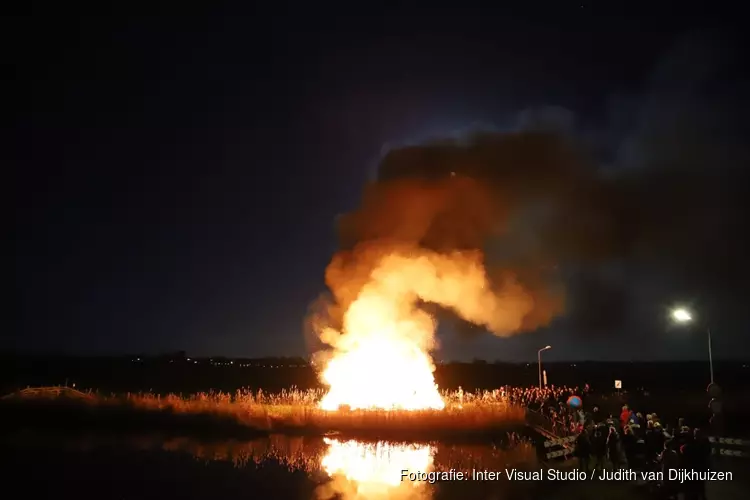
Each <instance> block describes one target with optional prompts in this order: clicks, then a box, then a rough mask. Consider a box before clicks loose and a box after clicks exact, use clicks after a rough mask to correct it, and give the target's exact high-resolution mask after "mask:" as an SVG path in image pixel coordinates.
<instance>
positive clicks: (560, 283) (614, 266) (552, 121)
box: [315, 55, 748, 335]
mask: <svg viewBox="0 0 750 500" xmlns="http://www.w3.org/2000/svg"><path fill="white" fill-rule="evenodd" d="M675 59H679V58H678V57H676V56H674V55H671V56H670V60H669V64H666V66H667V67H668V68H669V67H675V64H674V60H675ZM676 67H677V68H679V69H680V71H682V73H680V74H681V75H682V76H681V78H683V79H682V80H675V81H672V82H671V84H672V85H678V86H679V85H682V86H683V87H685V91H684V92H681V93H680V92H672V93H670V92H669V90H665V89H664V87H665V86H667V87H668V86H669V84H670V81H669V79H668V78H667V76H665V70H663V69H658V70H657V71H656V72H655V74H656V75H657V77H658V78H656V80H655V81H656V82H657V84H658V86H659V88H658V90H655V91H654V92H652V94H657V95H658V94H659V93H661V94H665V93H666V94H667V95H669V96H672V98H673V99H677V98H679V99H681V101H680V102H678V103H677V104H679V105H672V106H666V107H664V108H659V112H658V113H656V111H655V110H654V108H657V107H658V106H657V105H656V104H655V103H654V100H653V97H652V95H649V96H646V97H643V98H642V99H640V100H639V101H638V102H640V104H641V105H640V106H635V107H634V108H635V109H636V110H637V114H638V116H636V117H635V120H634V122H635V123H633V125H631V127H630V133H629V134H628V135H627V136H626V137H625V138H624V139H620V140H618V141H617V143H616V144H609V145H608V146H607V147H605V148H604V149H609V150H610V151H612V150H614V151H615V153H614V155H612V154H610V157H612V156H614V158H615V160H614V161H612V160H611V158H610V161H609V163H608V164H607V166H606V168H605V166H603V165H604V162H603V161H602V158H601V157H600V156H601V155H600V152H601V150H602V149H603V148H602V144H601V139H599V143H597V144H594V145H592V144H591V141H590V140H589V139H590V135H591V134H589V135H587V134H583V133H576V132H575V130H573V129H574V119H573V116H572V114H571V113H569V112H567V111H565V110H551V111H550V110H547V111H545V112H544V113H541V114H536V115H535V114H533V113H525V114H523V116H522V118H523V127H522V128H519V129H518V130H514V131H509V132H476V133H473V134H469V135H467V136H465V137H461V138H447V139H445V140H439V141H433V142H430V143H425V144H422V145H416V146H406V147H401V148H395V149H392V150H390V151H389V152H387V153H386V154H385V156H384V157H383V158H382V160H381V162H380V165H379V169H378V177H377V179H376V180H375V181H372V182H370V183H369V184H367V185H366V186H365V187H364V190H363V194H362V197H361V203H360V205H359V206H358V207H357V208H356V209H355V210H354V211H352V212H350V213H348V214H345V215H343V216H342V217H341V218H340V219H339V221H338V233H339V237H340V251H339V252H338V253H337V254H336V255H335V256H334V257H333V259H332V261H331V263H330V265H329V267H328V269H327V271H326V284H327V285H328V287H329V289H330V291H331V300H330V301H328V302H326V303H324V304H323V308H322V309H319V310H318V311H317V312H318V313H320V314H317V315H315V318H316V320H317V321H322V322H323V324H325V325H326V326H328V327H331V328H333V329H334V330H337V331H341V330H342V328H344V326H345V325H344V321H345V319H344V318H345V312H346V311H347V310H348V309H349V307H350V306H351V305H352V304H353V303H354V301H355V300H357V298H358V296H359V295H360V293H361V292H362V290H363V288H364V287H366V286H367V284H368V283H370V282H371V280H372V278H373V274H374V273H375V274H378V273H382V270H383V267H384V266H385V267H386V268H387V267H388V265H389V261H388V259H394V258H395V259H399V258H408V259H411V261H413V262H414V261H418V262H421V263H422V265H423V266H426V267H423V268H422V271H424V274H423V275H422V279H425V276H427V277H429V279H428V281H429V280H432V282H433V283H438V282H439V280H440V276H441V275H444V274H445V275H446V276H466V273H467V272H468V273H469V274H471V273H474V272H475V273H477V274H476V278H477V280H478V281H476V282H481V286H479V287H478V288H476V287H472V288H471V289H470V290H469V289H463V290H461V294H460V295H459V296H448V295H450V293H448V290H449V289H451V287H447V286H435V287H433V288H428V289H424V288H420V286H419V285H418V284H417V283H419V282H421V281H419V280H416V279H415V280H414V281H412V282H411V283H412V284H413V286H412V287H411V288H409V290H408V294H412V295H413V296H414V300H416V301H423V302H433V303H436V304H438V306H442V307H443V308H445V309H446V310H449V311H451V314H455V315H457V316H458V317H459V318H461V320H462V321H467V322H469V323H471V324H474V325H481V327H482V328H481V329H485V328H486V329H487V330H489V331H491V332H493V333H495V334H497V335H509V334H512V333H515V332H521V331H529V330H535V329H538V328H540V327H543V326H545V325H547V324H549V323H550V322H551V321H552V320H553V319H554V318H556V317H559V316H561V315H563V314H564V315H565V316H566V317H567V319H568V320H569V321H572V322H573V324H574V325H575V327H576V328H577V330H578V331H579V332H584V333H585V332H588V331H597V332H599V331H602V330H606V329H610V328H612V327H614V326H617V325H622V324H623V322H624V321H626V317H627V315H628V311H629V308H630V307H631V305H632V302H633V300H634V299H633V298H632V297H631V293H632V289H630V288H629V287H628V286H626V284H625V281H627V280H628V278H630V279H632V280H633V281H635V280H637V279H639V277H638V275H637V274H638V272H640V273H643V272H644V271H643V270H646V272H648V273H650V277H651V278H653V277H654V276H657V275H658V276H660V277H661V278H662V279H664V280H667V279H671V280H672V282H673V283H675V286H677V287H682V289H683V290H685V289H688V290H692V289H694V288H697V287H703V288H704V291H705V290H710V289H712V288H711V287H713V288H719V287H721V286H724V287H725V289H726V287H727V285H728V284H730V283H732V282H734V283H737V282H738V274H742V275H744V272H745V271H746V269H747V266H746V265H743V264H741V263H742V262H744V258H743V257H742V255H743V253H744V250H742V248H743V247H742V246H741V245H740V246H735V247H734V248H726V247H725V248H722V249H720V250H717V249H716V248H712V246H711V242H712V241H717V240H719V239H722V238H725V239H730V240H734V239H736V232H737V230H738V227H739V224H740V222H739V221H741V220H742V219H743V218H744V215H745V213H746V210H740V209H739V208H740V207H741V206H744V204H743V203H742V200H743V199H744V196H745V192H744V191H743V190H742V189H743V188H742V186H744V185H746V184H745V183H744V179H745V174H744V170H742V169H738V168H735V167H737V166H738V165H742V164H743V163H744V162H746V161H747V159H748V154H747V148H746V147H742V146H741V147H739V148H738V147H737V146H736V141H735V142H732V143H731V146H730V142H731V140H730V139H731V137H730V136H731V131H733V130H734V131H736V129H735V128H733V127H732V125H733V123H732V122H731V121H730V120H732V119H734V118H733V117H736V116H737V113H736V112H735V113H732V112H731V110H730V109H729V108H727V106H726V104H727V103H723V101H716V100H713V101H712V100H711V98H710V96H709V97H705V96H703V97H701V98H700V99H693V97H694V95H695V92H697V91H696V90H695V89H696V88H700V87H701V86H700V85H695V84H686V83H685V80H686V79H687V80H690V78H688V77H686V76H685V75H684V69H685V66H684V65H679V64H678V65H676ZM669 71H670V70H666V74H667V75H668V74H669ZM672 71H676V70H674V69H673V70H672ZM699 73H700V74H699V75H698V76H696V78H706V73H707V72H706V71H705V70H701V71H699ZM693 80H694V79H693ZM655 85H656V84H655ZM675 96H676V97H675ZM662 101H663V99H662ZM695 102H699V103H700V106H695V105H694V103H695ZM706 103H708V105H707V104H706ZM722 103H723V104H724V105H723V104H722ZM672 104H674V103H672ZM706 106H708V110H709V111H708V113H709V114H708V115H707V114H706V113H707V111H706V109H705V108H706ZM721 109H725V110H726V111H727V113H725V114H723V115H722V114H719V113H718V111H719V110H721ZM670 112H671V114H670ZM706 116H710V117H713V118H714V121H716V120H717V119H719V117H722V118H721V120H722V121H721V123H720V124H721V125H728V127H724V128H723V129H722V128H721V127H719V126H718V125H719V123H718V122H717V123H714V124H713V126H714V128H715V130H717V131H721V132H722V134H723V135H722V136H720V137H717V136H715V135H711V133H710V131H709V130H706V129H705V126H706V124H707V122H706ZM646 122H647V123H646ZM599 135H600V136H606V135H607V134H599ZM609 139H610V140H611V137H610V138H609ZM592 146H594V147H592ZM462 265H463V266H469V267H468V268H467V267H463V268H461V267H460V266H462ZM456 266H459V267H458V268H457V267H456ZM472 266H473V267H472ZM636 268H637V269H639V270H640V271H637V272H636V271H633V270H634V269H636ZM446 269H448V271H446ZM451 269H452V270H453V271H457V270H460V272H456V273H454V274H451V272H450V270H451ZM467 269H469V270H470V271H467ZM740 270H743V271H742V273H740V272H739V271H740ZM631 271H633V273H632V274H631ZM459 288H460V287H459ZM438 309H441V308H438ZM431 312H432V313H434V314H436V315H437V316H438V317H444V315H445V311H440V310H436V309H435V308H433V309H432V310H431ZM461 329H463V328H461ZM468 330H469V331H471V330H472V329H468ZM318 331H320V330H318Z"/></svg>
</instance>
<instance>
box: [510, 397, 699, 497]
mask: <svg viewBox="0 0 750 500" xmlns="http://www.w3.org/2000/svg"><path fill="white" fill-rule="evenodd" d="M505 392H506V394H507V397H508V400H509V401H510V402H512V403H515V404H519V405H523V406H524V407H526V408H528V409H529V410H532V411H533V412H535V413H537V414H538V415H540V416H543V417H544V421H546V422H547V423H548V424H549V425H548V430H549V431H550V432H552V433H553V434H555V435H556V436H560V437H563V436H575V441H573V443H572V446H573V456H575V457H577V458H578V460H579V467H580V468H581V469H582V470H584V471H585V472H587V473H596V472H597V471H603V470H607V469H608V470H620V469H626V468H627V469H631V470H636V471H642V472H658V471H661V472H663V476H662V477H663V480H662V481H660V482H659V483H658V484H654V486H655V487H658V488H659V489H660V491H661V492H662V493H663V495H664V497H665V498H672V497H676V496H677V495H678V494H682V495H684V496H686V497H687V498H692V499H696V500H697V499H705V498H706V497H705V485H704V483H703V481H687V482H685V483H680V482H678V481H670V480H669V474H668V473H667V471H668V470H669V469H687V470H695V471H706V470H708V469H709V463H710V456H711V443H710V441H709V439H708V435H707V433H706V432H704V431H703V430H701V429H699V428H697V427H696V428H691V427H689V426H688V425H686V422H685V420H684V419H683V418H680V419H678V420H677V422H676V423H675V425H670V424H669V423H668V422H663V421H662V419H661V417H660V416H659V415H657V414H656V413H648V414H643V413H641V412H638V411H635V410H633V409H631V408H630V407H629V406H628V405H623V406H622V407H621V409H620V412H619V414H617V415H615V414H611V413H605V412H603V411H601V410H600V408H599V407H598V406H596V405H592V406H590V407H584V406H583V405H580V406H577V405H571V404H569V400H570V398H571V397H572V396H582V397H583V398H585V396H586V395H587V394H588V393H589V388H588V386H586V387H583V388H579V387H565V386H563V387H555V386H550V387H545V388H539V387H529V388H506V389H505ZM580 401H581V399H579V400H578V401H574V402H580ZM584 408H586V409H584Z"/></svg>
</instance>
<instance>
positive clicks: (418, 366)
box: [320, 250, 533, 410]
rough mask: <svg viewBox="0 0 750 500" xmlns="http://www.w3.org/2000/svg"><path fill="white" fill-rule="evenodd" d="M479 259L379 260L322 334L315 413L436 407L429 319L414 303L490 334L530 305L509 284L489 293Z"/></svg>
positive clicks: (513, 322)
mask: <svg viewBox="0 0 750 500" xmlns="http://www.w3.org/2000/svg"><path fill="white" fill-rule="evenodd" d="M481 257H482V256H481V254H479V253H478V252H471V253H453V254H449V255H445V254H438V253H434V252H428V251H426V250H413V251H411V252H403V251H401V252H393V253H389V254H387V255H385V256H384V257H381V258H380V259H379V261H378V263H377V265H376V266H375V267H374V269H373V271H372V272H371V273H370V275H369V280H368V281H367V283H365V284H364V286H362V288H361V289H360V290H359V294H358V295H357V297H356V299H355V300H354V301H353V302H352V303H351V304H350V305H349V307H348V309H347V310H346V313H345V314H344V318H343V331H342V332H339V331H336V330H334V329H331V328H327V329H324V331H322V332H321V340H323V342H325V343H327V344H328V345H330V346H331V347H332V348H333V349H332V355H331V357H330V359H329V360H328V363H327V364H326V366H325V368H324V370H323V371H322V373H321V379H322V381H323V382H324V383H325V384H327V385H328V386H329V387H330V389H329V392H328V393H327V394H326V396H325V397H324V398H323V400H322V401H321V403H320V406H321V408H323V409H326V410H335V409H338V408H339V407H342V406H348V407H349V408H351V409H366V408H380V409H386V410H391V409H402V410H420V409H442V408H443V407H444V405H445V404H444V402H443V400H442V398H441V397H440V393H439V391H438V387H437V385H436V384H435V379H434V376H433V372H434V370H435V365H434V363H433V362H432V358H431V356H430V352H431V351H432V350H433V349H435V348H436V347H437V343H436V339H435V328H436V323H435V320H434V319H433V318H432V317H431V316H430V315H429V314H428V313H427V312H425V311H424V310H423V309H421V308H419V307H418V301H419V300H421V301H424V302H432V303H437V304H441V305H443V306H445V307H450V308H452V309H454V310H455V311H456V312H458V314H460V315H461V316H462V317H463V318H465V319H467V320H469V321H472V322H474V323H477V324H484V325H486V326H488V327H489V328H492V329H493V330H494V331H503V330H504V331H514V330H516V329H518V328H519V327H520V322H521V320H522V318H523V316H524V314H525V312H528V311H529V310H530V309H531V308H532V307H533V303H532V301H531V300H530V298H529V297H528V295H527V294H525V293H524V291H523V289H522V288H520V286H518V285H517V284H515V283H514V282H512V281H508V282H507V283H505V284H504V285H505V286H504V288H503V289H502V290H501V291H502V292H503V293H501V294H499V295H496V294H495V293H493V292H492V291H491V290H490V286H489V283H488V280H487V276H486V274H485V270H484V267H483V265H482V258H481Z"/></svg>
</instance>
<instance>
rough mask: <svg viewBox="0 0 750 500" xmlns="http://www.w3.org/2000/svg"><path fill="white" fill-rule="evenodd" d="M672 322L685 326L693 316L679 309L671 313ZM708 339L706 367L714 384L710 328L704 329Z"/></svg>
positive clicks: (681, 308)
mask: <svg viewBox="0 0 750 500" xmlns="http://www.w3.org/2000/svg"><path fill="white" fill-rule="evenodd" d="M672 320H674V321H675V322H676V323H680V324H686V323H690V322H692V321H693V315H692V314H691V313H690V311H688V310H687V309H685V308H683V307H679V308H677V309H675V310H673V311H672ZM706 335H707V337H708V367H709V370H710V372H711V383H712V384H713V383H714V358H713V352H712V346H711V328H709V327H706Z"/></svg>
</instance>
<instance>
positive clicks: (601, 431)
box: [591, 425, 607, 471]
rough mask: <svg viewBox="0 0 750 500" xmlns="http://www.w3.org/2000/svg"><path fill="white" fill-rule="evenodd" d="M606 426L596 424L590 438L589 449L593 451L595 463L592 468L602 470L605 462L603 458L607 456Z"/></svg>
mask: <svg viewBox="0 0 750 500" xmlns="http://www.w3.org/2000/svg"><path fill="white" fill-rule="evenodd" d="M606 431H607V427H606V426H605V425H598V426H596V429H595V430H594V435H593V437H592V438H591V450H592V451H593V452H594V460H595V461H596V465H595V466H594V470H599V471H601V470H604V468H605V463H604V459H605V457H606V456H607V434H605V432H606Z"/></svg>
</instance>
